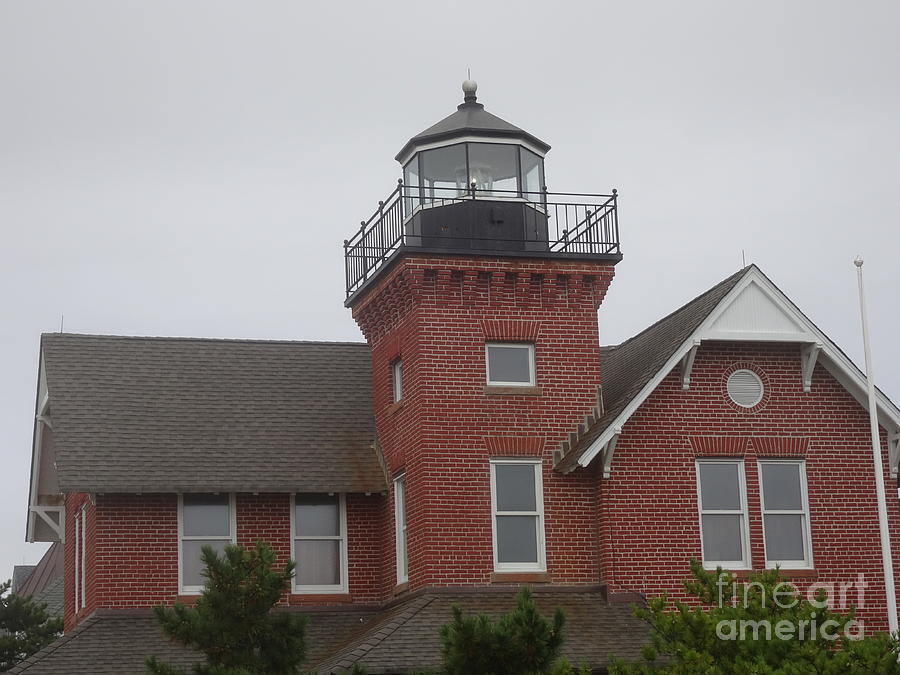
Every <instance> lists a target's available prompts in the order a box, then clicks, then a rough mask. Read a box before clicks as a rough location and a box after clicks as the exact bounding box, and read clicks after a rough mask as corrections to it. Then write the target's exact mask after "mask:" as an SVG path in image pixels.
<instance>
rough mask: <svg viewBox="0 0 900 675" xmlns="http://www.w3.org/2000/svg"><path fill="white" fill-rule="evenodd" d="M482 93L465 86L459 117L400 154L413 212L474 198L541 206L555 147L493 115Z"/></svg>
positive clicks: (468, 83) (471, 83)
mask: <svg viewBox="0 0 900 675" xmlns="http://www.w3.org/2000/svg"><path fill="white" fill-rule="evenodd" d="M476 91H477V84H476V83H475V82H474V81H472V80H466V81H465V82H463V93H464V94H465V98H464V100H463V102H462V103H461V104H460V105H459V106H458V108H457V110H456V112H455V113H453V114H452V115H450V116H448V117H446V118H445V119H443V120H441V121H440V122H438V123H437V124H435V125H434V126H431V127H429V128H428V129H426V130H425V131H423V132H422V133H420V134H418V135H416V136H414V137H412V138H411V139H410V140H409V141H407V143H406V145H404V146H403V149H402V150H401V151H400V152H399V153H398V154H397V157H396V159H397V161H398V162H400V164H401V165H402V166H403V184H404V185H406V186H408V188H409V190H408V192H409V193H410V194H409V196H408V205H409V206H410V207H412V208H415V207H416V206H419V205H424V204H431V203H434V202H435V201H438V202H440V201H441V200H444V199H448V198H454V197H466V196H471V195H472V194H473V193H474V195H475V196H476V197H482V198H484V197H494V198H525V199H527V200H528V201H532V202H540V201H541V191H542V190H543V188H544V156H545V155H546V154H547V151H548V150H549V149H550V146H549V145H547V144H546V143H544V142H543V141H541V140H539V139H538V138H536V137H534V136H532V135H531V134H529V133H528V132H526V131H523V130H522V129H520V128H519V127H516V126H514V125H512V124H510V123H509V122H506V121H505V120H502V119H500V118H499V117H497V116H496V115H492V114H491V113H489V112H487V111H486V110H485V109H484V106H483V105H482V104H481V103H478V100H477V97H476ZM414 188H418V190H415V189H414Z"/></svg>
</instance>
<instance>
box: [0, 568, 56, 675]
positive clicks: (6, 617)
mask: <svg viewBox="0 0 900 675" xmlns="http://www.w3.org/2000/svg"><path fill="white" fill-rule="evenodd" d="M11 583H12V582H11V581H7V582H6V583H3V584H0V671H4V670H9V669H10V668H12V667H13V666H14V665H15V664H17V663H18V662H19V661H21V660H23V659H25V658H28V657H29V656H31V655H32V654H34V653H35V652H36V651H38V650H40V649H43V648H44V647H46V646H47V645H48V644H50V643H51V642H53V640H55V639H56V638H57V636H58V635H59V634H60V633H61V632H62V628H63V622H62V619H59V618H53V617H51V616H50V615H49V614H47V605H45V604H43V603H36V602H35V601H34V600H32V599H31V598H26V597H22V596H21V595H17V594H16V593H9V594H7V593H8V591H9V589H10V586H11Z"/></svg>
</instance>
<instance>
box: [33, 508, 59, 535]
mask: <svg viewBox="0 0 900 675" xmlns="http://www.w3.org/2000/svg"><path fill="white" fill-rule="evenodd" d="M30 510H31V512H32V513H34V514H35V515H37V516H38V517H39V518H40V519H41V520H43V521H44V522H45V523H47V525H49V526H50V529H51V530H53V531H54V532H55V533H56V536H57V537H58V538H59V541H65V540H66V532H65V522H66V518H65V512H66V507H64V506H32V507H31V509H30ZM50 514H54V515H55V516H56V518H53V517H52V516H51V515H50Z"/></svg>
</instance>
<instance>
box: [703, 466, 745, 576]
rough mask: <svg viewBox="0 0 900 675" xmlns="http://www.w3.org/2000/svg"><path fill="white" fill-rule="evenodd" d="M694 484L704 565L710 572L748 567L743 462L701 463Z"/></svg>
mask: <svg viewBox="0 0 900 675" xmlns="http://www.w3.org/2000/svg"><path fill="white" fill-rule="evenodd" d="M697 481H698V492H699V506H700V539H701V541H702V543H703V564H704V565H705V566H706V567H709V568H715V567H716V566H718V565H721V566H722V567H726V568H731V569H735V568H746V567H748V566H749V561H750V554H749V550H748V549H749V544H748V539H747V500H746V497H745V489H744V463H743V461H741V460H700V461H698V462H697Z"/></svg>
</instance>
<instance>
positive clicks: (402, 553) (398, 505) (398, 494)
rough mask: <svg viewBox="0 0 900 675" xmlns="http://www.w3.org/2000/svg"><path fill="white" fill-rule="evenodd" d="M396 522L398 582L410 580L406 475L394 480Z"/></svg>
mask: <svg viewBox="0 0 900 675" xmlns="http://www.w3.org/2000/svg"><path fill="white" fill-rule="evenodd" d="M394 524H395V527H396V542H397V583H398V584H402V583H405V582H406V581H408V580H409V563H408V559H407V557H406V476H399V477H398V478H397V479H396V480H395V481H394Z"/></svg>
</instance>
